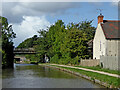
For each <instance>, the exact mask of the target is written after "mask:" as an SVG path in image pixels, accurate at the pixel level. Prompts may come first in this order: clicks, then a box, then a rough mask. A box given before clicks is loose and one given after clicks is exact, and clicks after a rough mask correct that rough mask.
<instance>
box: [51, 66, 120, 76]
mask: <svg viewBox="0 0 120 90" xmlns="http://www.w3.org/2000/svg"><path fill="white" fill-rule="evenodd" d="M50 65H56V66H62V67H69V68H75V69H81V70H85V71H91V72H96V73H100V74H104V75H108V76H112V77H117V78H120V75H117V74H111V73H107V72H103V71H96V70H91V69H86V68H80V67H73V66H67V65H58V64H50Z"/></svg>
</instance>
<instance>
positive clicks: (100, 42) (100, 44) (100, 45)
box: [100, 41, 101, 51]
mask: <svg viewBox="0 0 120 90" xmlns="http://www.w3.org/2000/svg"><path fill="white" fill-rule="evenodd" d="M100 51H101V41H100Z"/></svg>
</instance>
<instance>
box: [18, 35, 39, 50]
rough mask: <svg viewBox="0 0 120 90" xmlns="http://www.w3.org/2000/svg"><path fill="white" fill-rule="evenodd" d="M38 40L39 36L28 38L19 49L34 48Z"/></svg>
mask: <svg viewBox="0 0 120 90" xmlns="http://www.w3.org/2000/svg"><path fill="white" fill-rule="evenodd" d="M37 39H38V37H37V35H34V36H33V37H32V38H28V39H26V40H25V41H23V42H22V43H20V44H19V45H18V46H17V48H32V47H33V46H34V45H35V41H36V40H37Z"/></svg>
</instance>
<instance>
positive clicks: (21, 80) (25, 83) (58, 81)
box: [2, 64, 101, 88]
mask: <svg viewBox="0 0 120 90" xmlns="http://www.w3.org/2000/svg"><path fill="white" fill-rule="evenodd" d="M2 76H3V88H94V87H95V88H100V87H101V86H100V85H97V84H94V83H92V82H90V81H88V80H86V79H83V78H80V77H77V76H74V75H72V74H69V73H67V72H63V71H59V70H57V69H54V68H49V67H45V66H38V65H28V64H17V65H15V69H5V70H3V75H2Z"/></svg>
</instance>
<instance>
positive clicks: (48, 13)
mask: <svg viewBox="0 0 120 90" xmlns="http://www.w3.org/2000/svg"><path fill="white" fill-rule="evenodd" d="M109 1H110V0H109ZM118 7H119V6H118V0H117V1H113V0H111V1H110V2H93V1H92V2H88V0H87V1H86V2H74V1H73V0H70V2H47V1H46V2H38V1H37V2H33V1H32V2H30V1H28V0H27V1H26V0H24V1H20V0H18V1H15V0H13V1H9V2H8V1H7V0H5V1H4V2H2V12H0V14H2V16H3V17H6V18H7V19H8V22H9V24H12V26H13V27H12V28H13V31H14V32H15V33H16V38H15V39H14V40H13V41H14V45H15V47H16V46H18V45H19V44H20V43H21V42H22V41H24V40H25V39H27V38H30V37H32V36H33V35H39V34H38V33H37V31H39V30H40V29H47V27H50V25H53V24H54V23H55V22H56V21H57V20H62V21H63V22H64V23H65V25H67V24H69V23H71V22H73V23H76V24H77V23H79V22H82V21H85V20H88V21H89V20H93V22H92V26H94V27H97V16H98V15H99V14H100V11H99V10H98V9H102V11H101V13H102V14H103V15H104V20H118Z"/></svg>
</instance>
